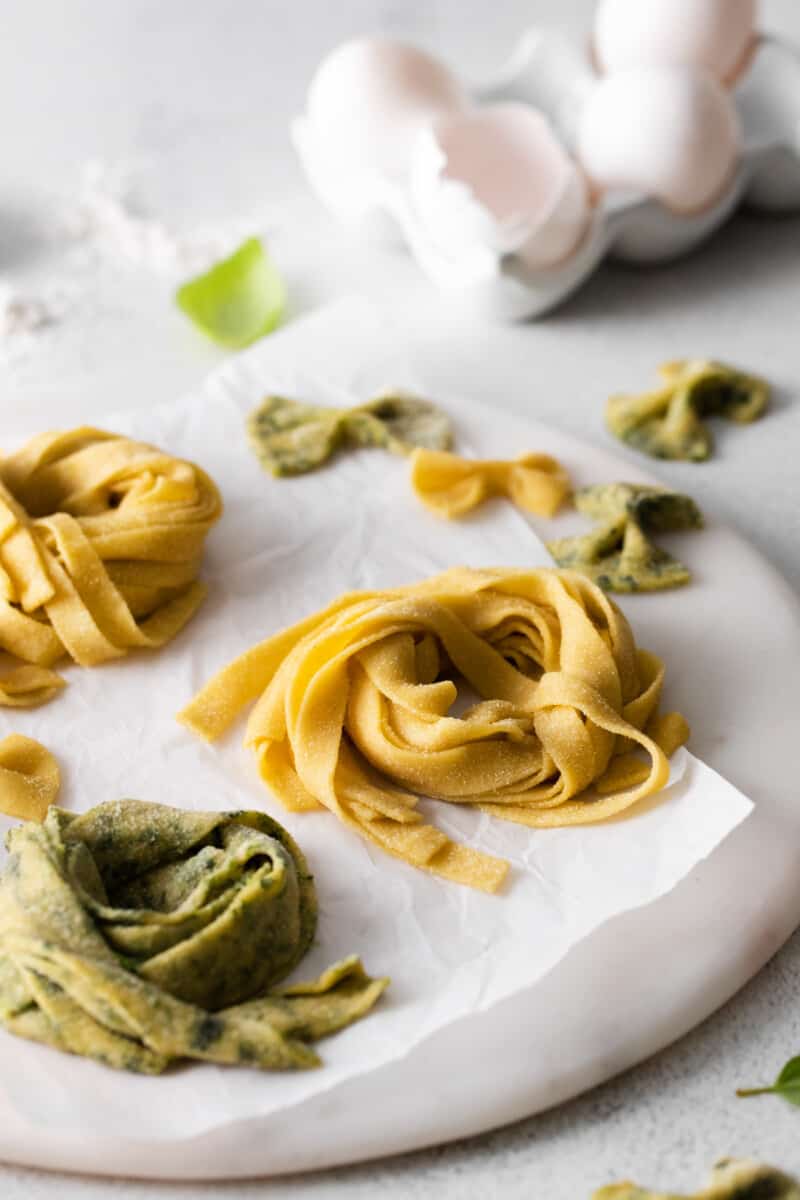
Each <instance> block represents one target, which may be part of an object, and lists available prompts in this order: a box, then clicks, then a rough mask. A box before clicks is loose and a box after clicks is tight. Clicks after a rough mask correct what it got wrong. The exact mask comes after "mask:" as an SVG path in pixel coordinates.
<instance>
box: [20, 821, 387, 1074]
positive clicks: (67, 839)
mask: <svg viewBox="0 0 800 1200" xmlns="http://www.w3.org/2000/svg"><path fill="white" fill-rule="evenodd" d="M8 850H9V859H8V863H7V865H6V867H5V870H4V872H3V875H2V877H0V1021H2V1023H3V1024H4V1025H5V1027H6V1028H7V1029H8V1030H9V1031H10V1032H11V1033H14V1034H17V1035H19V1036H20V1037H26V1038H30V1039H32V1040H34V1041H37V1042H44V1043H46V1044H47V1045H50V1046H54V1047H56V1048H58V1049H60V1050H65V1051H68V1052H69V1053H71V1054H79V1055H84V1056H86V1057H88V1058H93V1059H96V1060H97V1061H98V1062H101V1063H105V1064H106V1065H107V1066H110V1067H117V1068H120V1069H125V1070H130V1071H139V1072H144V1073H147V1074H158V1073H159V1072H161V1071H163V1070H164V1069H165V1068H166V1067H167V1066H169V1065H170V1063H172V1062H173V1061H175V1060H178V1059H185V1058H195V1059H205V1060H206V1061H210V1062H215V1063H226V1064H232V1065H247V1066H253V1067H261V1068H264V1069H267V1070H284V1069H290V1068H303V1067H314V1066H317V1065H318V1064H319V1059H318V1057H317V1055H316V1053H315V1052H314V1050H313V1049H312V1048H311V1046H310V1045H309V1043H310V1042H314V1041H316V1040H317V1039H319V1038H322V1037H325V1036H327V1035H328V1034H331V1033H335V1032H336V1031H337V1030H339V1029H342V1028H343V1027H344V1026H345V1025H349V1024H350V1023H351V1022H353V1021H356V1020H358V1019H359V1018H360V1017H362V1016H364V1015H365V1014H366V1013H367V1012H368V1011H369V1010H370V1009H371V1008H372V1007H373V1005H374V1004H375V1003H376V1001H377V999H378V997H379V996H380V994H381V993H382V992H383V990H384V988H385V987H386V985H387V982H388V981H387V980H385V979H377V980H375V979H370V978H369V976H368V975H367V974H366V973H365V971H364V969H363V967H362V966H361V964H360V962H359V961H358V959H357V958H350V959H345V960H344V961H342V962H340V963H337V964H336V965H335V966H333V967H330V968H329V969H328V970H327V971H325V972H324V973H323V974H322V975H321V976H320V978H319V979H317V980H315V981H314V982H312V983H308V984H296V985H293V986H291V987H285V986H284V987H280V986H277V985H279V983H280V981H281V980H282V979H284V978H285V977H286V976H287V975H288V974H289V972H290V971H292V970H293V969H294V967H295V966H296V965H297V964H298V963H299V962H300V960H301V959H302V957H303V955H304V954H305V953H306V951H307V950H308V948H309V946H310V944H311V941H312V939H313V937H314V932H315V929H316V923H317V901H316V894H315V890H314V883H313V879H312V877H311V875H310V874H309V871H308V866H307V864H306V861H305V859H304V857H303V855H302V853H301V851H300V849H299V848H298V846H297V845H296V844H295V843H294V841H293V840H292V838H291V837H290V836H289V834H288V833H287V832H286V830H285V829H283V828H282V827H281V826H280V825H279V824H278V823H277V822H276V821H273V820H272V819H271V818H270V817H268V816H266V815H265V814H264V813H256V812H237V813H206V812H185V811H182V810H180V809H175V808H169V807H166V806H164V805H160V804H147V803H144V802H141V801H137V800H120V801H115V802H112V803H108V804H101V805H100V806H98V807H97V808H94V809H91V810H90V811H89V812H87V813H84V814H83V815H80V816H77V815H75V814H72V813H68V812H65V811H64V810H63V809H59V808H56V807H51V808H50V810H49V811H48V814H47V817H46V818H45V820H44V823H43V824H41V825H39V824H36V823H34V822H29V823H27V824H24V825H20V826H17V827H16V828H15V829H13V830H12V831H11V833H10V834H9V837H8Z"/></svg>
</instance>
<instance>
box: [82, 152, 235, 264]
mask: <svg viewBox="0 0 800 1200" xmlns="http://www.w3.org/2000/svg"><path fill="white" fill-rule="evenodd" d="M138 173H139V172H138V171H137V169H136V168H135V167H132V166H130V165H128V164H125V163H119V164H108V163H102V162H89V163H87V164H86V166H85V167H84V171H83V183H82V186H81V188H80V191H79V195H78V199H77V202H76V203H75V205H74V207H73V209H72V210H71V211H70V212H68V213H67V214H66V218H65V221H64V228H65V232H66V234H67V236H69V237H71V238H73V239H75V240H76V241H78V242H80V243H83V244H84V245H85V246H86V247H87V248H88V249H89V250H90V251H93V252H94V253H95V254H97V255H99V256H100V257H104V258H106V259H111V260H115V261H117V262H125V263H129V264H133V265H137V266H141V267H144V268H146V269H148V270H150V271H152V272H153V273H154V274H157V275H165V276H172V277H174V278H175V279H176V280H177V279H179V278H184V277H186V276H188V275H191V274H196V273H197V272H199V271H204V270H207V269H208V267H210V266H211V265H212V263H214V262H217V261H218V260H219V259H220V258H224V257H225V256H226V255H228V254H231V253H232V252H233V250H235V249H236V246H237V245H238V244H239V243H240V242H241V241H242V240H243V239H244V238H245V237H248V236H250V235H252V234H253V233H257V232H258V227H257V223H256V227H255V228H254V222H253V221H247V222H245V221H236V222H234V223H231V224H228V225H226V226H224V227H222V228H215V229H199V230H194V231H191V232H189V233H185V234H178V233H175V232H173V231H172V230H170V229H169V228H168V227H167V226H166V225H164V224H163V223H162V222H161V221H159V220H157V219H155V218H153V217H150V216H147V215H146V214H144V213H143V212H142V211H141V205H140V204H139V203H138V201H137V196H136V186H135V185H136V176H137V174H138Z"/></svg>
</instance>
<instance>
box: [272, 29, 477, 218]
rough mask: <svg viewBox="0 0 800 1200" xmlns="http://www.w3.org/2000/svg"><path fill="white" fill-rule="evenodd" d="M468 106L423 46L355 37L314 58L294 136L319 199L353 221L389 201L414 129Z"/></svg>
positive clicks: (406, 162)
mask: <svg viewBox="0 0 800 1200" xmlns="http://www.w3.org/2000/svg"><path fill="white" fill-rule="evenodd" d="M469 104H470V100H469V98H468V96H467V93H466V92H465V91H464V89H463V88H462V87H461V84H460V83H459V82H458V80H457V79H456V77H455V76H454V75H453V74H452V73H451V72H450V71H449V70H448V68H447V67H446V66H445V65H444V64H443V63H440V62H439V61H438V60H437V59H436V58H434V57H433V56H432V55H430V54H427V53H426V52H425V51H424V50H420V49H417V48H416V47H414V46H410V45H406V44H405V43H403V42H399V41H394V40H391V39H388V38H379V37H367V38H359V39H356V40H354V41H350V42H345V43H344V44H343V45H341V46H338V47H337V48H336V49H335V50H333V51H332V52H331V53H330V54H329V55H328V56H327V58H325V59H324V60H323V62H322V63H321V64H320V66H319V67H318V69H317V71H316V73H315V75H314V77H313V79H312V81H311V85H310V87H309V91H308V99H307V104H306V111H305V114H304V115H303V116H302V117H299V118H297V119H296V120H295V121H294V122H293V124H292V136H293V140H294V143H295V147H296V149H297V151H298V154H299V155H300V159H301V161H302V164H303V167H304V169H305V171H306V174H307V176H308V178H309V181H310V183H311V185H312V187H313V188H314V190H315V191H316V192H317V194H318V195H319V196H320V198H321V199H322V201H323V202H324V203H325V204H326V205H327V207H328V208H330V209H331V210H332V211H333V213H334V214H335V215H336V216H337V217H339V218H340V219H342V220H344V221H347V222H349V223H355V224H359V223H362V222H363V221H364V220H365V219H366V218H368V217H369V216H370V214H375V213H376V211H377V210H384V211H385V210H387V209H388V210H392V209H393V208H394V207H395V197H396V193H397V190H398V188H402V187H404V186H405V184H406V183H407V180H408V175H409V171H410V167H411V158H412V153H413V148H414V145H415V143H416V140H417V137H418V135H419V133H420V130H421V129H423V128H424V127H425V126H426V125H427V124H428V123H429V122H430V121H432V120H434V119H436V118H437V117H440V116H441V115H443V114H446V113H451V112H460V111H463V110H464V109H466V108H468V106H469Z"/></svg>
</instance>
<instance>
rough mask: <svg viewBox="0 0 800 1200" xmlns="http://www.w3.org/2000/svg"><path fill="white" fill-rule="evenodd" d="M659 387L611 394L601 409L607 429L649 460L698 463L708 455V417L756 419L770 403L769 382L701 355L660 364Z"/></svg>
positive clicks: (710, 436)
mask: <svg viewBox="0 0 800 1200" xmlns="http://www.w3.org/2000/svg"><path fill="white" fill-rule="evenodd" d="M659 375H660V376H661V379H662V381H663V382H662V386H661V387H658V388H656V389H655V390H654V391H652V392H645V393H644V394H643V395H641V396H612V397H611V399H610V400H609V401H608V406H607V408H606V424H607V425H608V428H609V430H610V432H611V433H613V434H614V436H615V437H617V438H619V439H620V441H622V442H627V444H628V445H629V446H632V447H633V448H634V449H635V450H640V451H641V452H642V453H643V454H649V455H650V456H651V457H652V458H670V459H679V460H681V459H685V460H689V461H693V462H701V461H703V460H704V459H707V458H710V457H711V452H712V449H713V439H712V435H711V431H710V429H709V428H708V427H707V425H706V424H705V418H707V417H725V418H726V419H727V420H729V421H735V422H737V423H738V424H740V425H744V424H748V423H749V422H751V421H755V420H756V419H757V418H758V417H760V416H761V415H762V413H763V412H764V411H765V409H766V408H767V405H768V404H769V395H770V388H769V384H768V383H766V382H765V381H764V380H763V379H759V378H758V377H757V376H755V375H745V374H744V373H743V372H741V371H737V370H735V369H734V368H733V367H726V366H724V365H723V364H722V363H716V362H706V361H704V360H702V359H690V360H685V361H678V362H670V363H665V364H664V365H663V366H662V367H660V368H659Z"/></svg>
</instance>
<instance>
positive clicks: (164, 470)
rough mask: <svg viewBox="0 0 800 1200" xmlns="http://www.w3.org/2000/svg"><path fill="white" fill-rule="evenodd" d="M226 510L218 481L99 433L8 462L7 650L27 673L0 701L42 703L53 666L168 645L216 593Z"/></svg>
mask: <svg viewBox="0 0 800 1200" xmlns="http://www.w3.org/2000/svg"><path fill="white" fill-rule="evenodd" d="M221 512H222V501H221V499H220V495H219V492H218V491H217V488H216V486H215V485H214V483H213V482H212V480H211V479H209V477H208V476H207V475H206V474H205V473H204V472H203V471H201V470H200V468H199V467H196V466H194V465H193V464H192V463H188V462H182V461H180V460H179V459H176V458H172V457H171V456H170V455H168V454H165V453H163V452H162V451H161V450H157V449H155V448H154V447H152V446H147V445H144V444H142V443H140V442H134V441H131V440H130V439H129V438H125V437H120V436H118V435H116V434H113V433H104V432H102V431H101V430H99V429H90V428H81V429H75V430H72V431H71V432H68V433H43V434H40V435H39V436H38V437H34V438H33V439H31V441H29V442H28V443H27V444H26V445H25V446H23V447H22V449H21V450H18V451H17V452H16V453H15V454H11V455H9V456H8V457H6V458H4V459H2V461H0V649H2V650H5V651H7V652H8V653H9V654H11V655H13V656H14V657H15V658H18V659H22V660H23V662H24V663H26V664H28V665H27V666H24V667H20V668H17V669H15V670H12V671H11V672H10V674H7V675H5V677H3V678H2V679H0V705H10V706H15V707H33V706H34V705H38V704H43V703H45V702H46V701H47V700H49V699H51V698H52V696H53V695H55V693H56V691H57V690H58V689H59V688H60V687H61V686H63V680H61V678H60V677H59V676H58V675H57V674H56V673H55V672H54V671H52V670H51V669H50V668H51V667H52V666H53V664H54V663H55V662H57V661H58V659H60V658H61V657H62V656H63V655H64V654H69V655H70V656H71V657H72V658H73V659H74V660H75V662H77V663H79V664H80V665H81V666H95V665H96V664H98V663H102V662H106V661H107V660H109V659H113V658H119V657H120V656H122V655H124V654H125V653H127V651H128V650H130V649H133V648H134V647H142V646H145V647H156V646H161V645H163V644H164V643H165V642H167V641H169V639H170V638H172V637H174V635H175V634H176V633H177V632H178V631H179V630H180V629H181V628H182V626H183V625H185V623H186V622H187V621H188V620H189V618H190V617H191V616H192V615H193V613H194V612H195V611H196V609H197V608H198V606H199V605H200V603H201V602H202V600H203V597H204V595H205V588H204V587H203V585H202V584H201V583H200V582H198V580H197V573H198V570H199V568H200V562H201V558H202V554H203V545H204V542H205V538H206V535H207V533H208V531H209V529H210V528H211V526H212V525H213V524H214V522H215V521H216V520H217V519H218V517H219V516H220V514H221Z"/></svg>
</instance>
